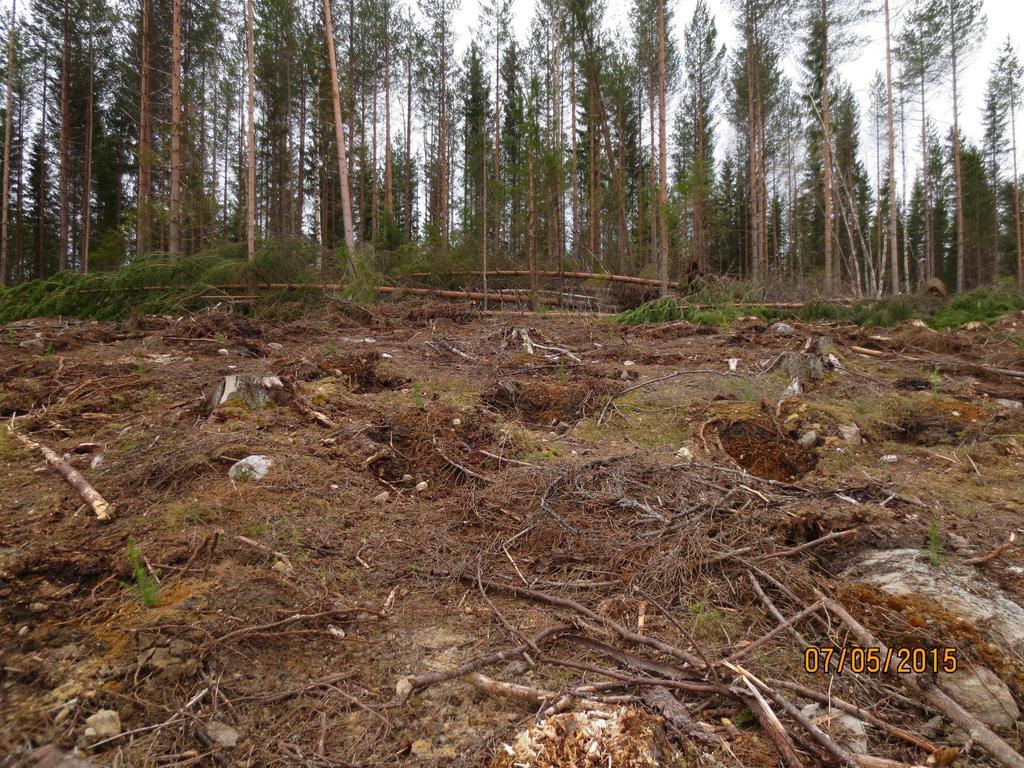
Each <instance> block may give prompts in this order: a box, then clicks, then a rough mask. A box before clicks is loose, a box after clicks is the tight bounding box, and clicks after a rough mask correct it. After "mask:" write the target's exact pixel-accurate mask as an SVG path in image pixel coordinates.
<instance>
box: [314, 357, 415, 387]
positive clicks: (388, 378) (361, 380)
mask: <svg viewBox="0 0 1024 768" xmlns="http://www.w3.org/2000/svg"><path fill="white" fill-rule="evenodd" d="M380 363H381V358H380V356H379V355H378V354H377V353H376V352H365V353H363V354H349V355H339V356H334V357H329V358H326V359H324V360H321V361H320V362H318V363H317V369H318V370H319V375H317V373H316V372H311V377H307V381H313V380H315V379H317V378H320V376H325V375H326V376H334V377H336V378H339V379H343V380H344V381H345V382H346V384H347V386H348V387H349V388H350V389H351V390H352V392H354V393H355V394H366V393H368V392H381V391H383V390H385V389H397V388H398V387H401V386H404V385H405V384H407V383H408V379H404V378H402V377H401V376H396V375H394V374H391V373H387V372H386V371H381V370H380Z"/></svg>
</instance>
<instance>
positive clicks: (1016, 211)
mask: <svg viewBox="0 0 1024 768" xmlns="http://www.w3.org/2000/svg"><path fill="white" fill-rule="evenodd" d="M1015 85H1016V84H1014V83H1011V88H1010V137H1011V151H1012V152H1013V234H1014V236H1015V239H1016V242H1017V286H1018V288H1022V289H1024V254H1022V248H1021V245H1022V243H1021V239H1022V235H1021V226H1020V175H1019V174H1018V173H1017V96H1016V92H1015V90H1014V87H1015Z"/></svg>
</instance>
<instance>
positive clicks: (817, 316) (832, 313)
mask: <svg viewBox="0 0 1024 768" xmlns="http://www.w3.org/2000/svg"><path fill="white" fill-rule="evenodd" d="M848 315H849V311H848V310H847V309H846V308H845V307H841V306H839V305H838V304H832V303H831V302H828V301H823V300H821V299H814V300H813V301H809V302H807V303H806V304H804V305H803V306H802V307H801V308H800V309H799V311H798V312H797V313H796V316H797V317H798V318H799V319H800V320H802V321H803V322H805V323H814V322H820V321H822V320H824V321H827V322H839V321H842V320H845V319H846V318H847V316H848Z"/></svg>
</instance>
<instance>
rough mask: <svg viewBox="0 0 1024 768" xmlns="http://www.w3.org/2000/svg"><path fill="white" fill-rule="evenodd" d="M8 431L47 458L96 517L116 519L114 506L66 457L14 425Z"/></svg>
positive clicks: (27, 446)
mask: <svg viewBox="0 0 1024 768" xmlns="http://www.w3.org/2000/svg"><path fill="white" fill-rule="evenodd" d="M7 431H8V432H9V433H10V434H11V435H12V436H13V437H14V438H15V439H16V440H17V441H18V442H19V443H21V444H22V445H23V446H25V447H26V448H28V449H29V450H30V451H38V452H39V453H41V454H42V455H43V458H44V459H46V463H47V464H48V465H49V466H50V468H51V469H54V470H56V471H57V472H58V473H59V474H60V476H61V477H63V478H64V479H65V480H66V481H67V483H68V485H70V486H71V487H72V488H74V489H75V490H76V491H77V492H78V495H79V496H81V497H82V500H83V501H85V503H86V504H88V505H89V506H90V507H91V508H92V511H93V512H94V513H95V514H96V519H97V520H100V521H101V522H109V521H110V520H113V519H114V508H113V507H112V506H110V504H108V503H107V500H106V499H104V498H103V497H102V496H100V494H99V493H97V491H96V489H95V488H93V487H92V486H91V485H89V482H88V481H87V480H86V479H85V478H84V477H83V476H82V473H81V472H79V471H78V470H77V469H75V468H74V467H72V466H71V465H70V464H68V463H67V462H66V461H64V459H62V458H61V457H60V456H58V455H57V454H56V453H54V452H53V451H52V450H50V449H49V448H47V447H46V446H45V445H43V444H42V443H37V442H36V441H35V440H30V439H29V438H27V437H25V435H22V434H20V433H19V432H18V431H17V430H15V429H14V427H13V425H10V426H8V427H7Z"/></svg>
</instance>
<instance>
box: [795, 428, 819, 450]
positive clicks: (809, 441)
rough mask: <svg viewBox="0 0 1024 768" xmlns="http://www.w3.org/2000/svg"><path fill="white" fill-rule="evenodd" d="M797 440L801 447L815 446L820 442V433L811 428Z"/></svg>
mask: <svg viewBox="0 0 1024 768" xmlns="http://www.w3.org/2000/svg"><path fill="white" fill-rule="evenodd" d="M796 442H797V445H799V446H800V447H801V448H813V447H814V446H816V445H817V444H818V433H817V432H815V431H814V430H813V429H809V430H807V431H806V432H804V433H803V434H802V435H800V439H799V440H797V441H796Z"/></svg>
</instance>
